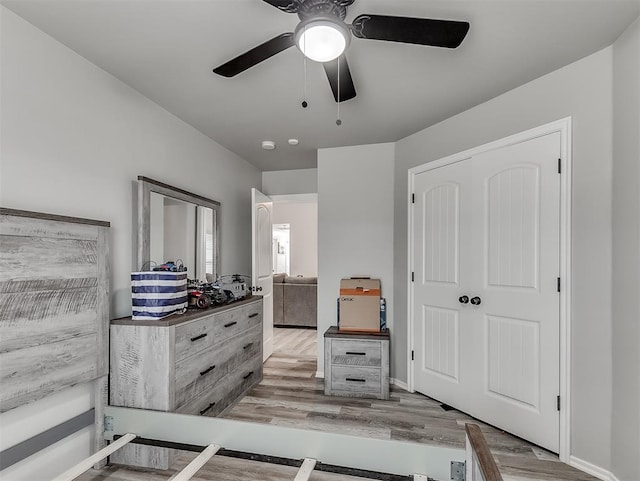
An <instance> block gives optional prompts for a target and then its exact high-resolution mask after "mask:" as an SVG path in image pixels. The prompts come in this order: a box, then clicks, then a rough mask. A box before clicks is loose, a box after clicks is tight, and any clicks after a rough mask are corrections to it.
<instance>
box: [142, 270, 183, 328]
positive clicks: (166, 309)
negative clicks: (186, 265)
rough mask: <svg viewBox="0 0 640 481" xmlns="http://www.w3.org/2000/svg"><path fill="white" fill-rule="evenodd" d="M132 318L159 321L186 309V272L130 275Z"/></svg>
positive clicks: (155, 272) (152, 272) (156, 272)
mask: <svg viewBox="0 0 640 481" xmlns="http://www.w3.org/2000/svg"><path fill="white" fill-rule="evenodd" d="M131 303H132V309H131V311H132V312H131V318H132V319H133V320H134V321H148V320H157V319H162V318H163V317H166V316H170V315H171V314H174V313H181V312H184V310H185V309H186V308H187V303H188V296H187V273H186V272H165V271H151V272H132V273H131Z"/></svg>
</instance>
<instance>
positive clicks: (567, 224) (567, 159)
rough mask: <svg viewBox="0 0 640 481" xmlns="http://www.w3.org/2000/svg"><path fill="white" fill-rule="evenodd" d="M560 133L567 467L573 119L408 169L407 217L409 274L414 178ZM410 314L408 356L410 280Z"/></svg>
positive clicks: (563, 446)
mask: <svg viewBox="0 0 640 481" xmlns="http://www.w3.org/2000/svg"><path fill="white" fill-rule="evenodd" d="M554 132H559V133H560V156H561V159H562V160H561V168H562V173H561V177H560V279H561V286H560V326H559V327H560V433H559V434H560V453H559V454H560V460H561V461H563V462H565V463H568V462H569V456H570V453H571V450H570V446H571V413H570V409H571V399H570V396H571V390H570V386H571V163H572V160H571V117H566V118H564V119H560V120H557V121H555V122H551V123H548V124H545V125H541V126H540V127H536V128H533V129H530V130H526V131H524V132H520V133H518V134H514V135H510V136H508V137H505V138H503V139H500V140H496V141H493V142H489V143H487V144H484V145H481V146H478V147H474V148H472V149H469V150H465V151H463V152H459V153H457V154H453V155H450V156H447V157H444V158H441V159H438V160H435V161H433V162H428V163H426V164H422V165H419V166H416V167H413V168H411V169H409V171H408V181H409V183H408V192H409V195H408V196H407V213H408V256H407V261H408V262H407V269H408V270H407V272H412V271H414V270H415V269H414V267H413V228H414V226H413V215H412V199H411V196H412V193H413V191H414V179H415V176H416V175H418V174H421V173H423V172H427V171H429V170H433V169H437V168H438V167H442V166H445V165H448V164H452V163H454V162H459V161H462V160H465V159H468V158H470V157H473V156H475V155H478V154H481V153H484V152H488V151H491V150H495V149H498V148H501V147H506V146H508V145H513V144H518V143H521V142H525V141H527V140H531V139H534V138H536V137H541V136H543V135H548V134H551V133H554ZM407 277H408V281H407V292H408V296H407V312H408V321H409V326H408V335H407V349H408V350H407V352H408V353H411V351H412V350H413V349H414V339H413V338H414V332H413V321H414V319H413V314H414V313H413V282H412V281H411V276H407ZM407 364H408V366H407V373H408V376H407V377H408V379H407V380H408V388H409V391H410V392H413V391H414V387H413V386H414V369H413V362H412V360H411V355H409V356H407Z"/></svg>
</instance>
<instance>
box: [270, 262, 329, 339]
mask: <svg viewBox="0 0 640 481" xmlns="http://www.w3.org/2000/svg"><path fill="white" fill-rule="evenodd" d="M317 291H318V278H317V277H302V276H287V275H285V274H275V275H274V276H273V324H274V325H275V326H285V327H289V326H291V327H313V328H315V327H317V325H318V299H317Z"/></svg>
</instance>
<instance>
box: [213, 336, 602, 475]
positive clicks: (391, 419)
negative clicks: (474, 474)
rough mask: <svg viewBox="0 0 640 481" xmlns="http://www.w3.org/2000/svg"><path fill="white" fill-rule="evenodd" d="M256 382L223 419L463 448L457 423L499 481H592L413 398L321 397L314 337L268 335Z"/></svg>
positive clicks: (544, 454) (396, 393) (531, 448)
mask: <svg viewBox="0 0 640 481" xmlns="http://www.w3.org/2000/svg"><path fill="white" fill-rule="evenodd" d="M274 340H275V342H274V353H273V355H272V356H271V357H270V358H269V359H268V360H267V362H266V363H265V365H264V380H263V381H262V382H261V383H260V384H258V385H257V386H255V387H254V388H253V389H252V390H251V391H250V392H249V393H248V394H247V396H245V397H244V398H243V399H241V400H240V401H239V402H238V403H237V404H236V405H235V406H234V407H233V408H232V409H231V410H230V411H228V412H227V413H226V415H225V417H227V418H230V419H238V420H244V421H252V422H260V423H270V424H276V425H279V426H291V427H297V428H304V429H314V430H319V431H330V432H336V433H344V434H353V435H358V436H364V437H373V438H380V439H397V440H402V441H412V442H417V443H424V444H434V445H439V446H449V447H459V448H464V423H465V422H469V421H471V422H475V423H476V424H478V425H479V426H480V427H481V429H482V432H483V434H484V436H485V438H486V439H487V443H488V444H489V447H490V449H491V452H492V453H493V454H494V457H495V459H496V462H497V463H498V466H499V468H500V471H501V473H502V475H503V477H504V478H505V481H533V480H539V481H542V480H544V481H552V480H553V481H555V480H558V481H559V480H566V481H595V480H596V479H597V478H594V477H593V476H590V475H588V474H585V473H583V472H582V471H579V470H577V469H575V468H572V467H570V466H568V465H566V464H564V463H561V462H560V461H559V459H558V457H557V456H556V455H555V454H553V453H550V452H548V451H546V450H544V449H542V448H539V447H537V446H535V445H532V444H530V443H528V442H526V441H524V440H522V439H520V438H517V437H515V436H512V435H510V434H508V433H505V432H504V431H501V430H499V429H496V428H494V427H492V426H489V425H486V424H484V423H482V422H480V421H477V420H475V419H473V418H471V417H470V416H467V415H466V414H464V413H461V412H459V411H456V410H455V409H451V410H445V409H443V407H442V406H441V404H440V403H439V402H438V401H435V400H433V399H431V398H428V397H427V396H423V395H421V394H418V393H409V392H407V391H404V390H403V389H399V388H395V387H393V386H392V388H391V396H390V399H389V400H388V401H382V400H375V399H374V400H371V399H357V398H341V397H328V396H325V395H324V383H323V380H322V379H316V378H315V372H316V346H317V344H316V342H317V332H316V331H314V330H306V329H282V328H276V329H275V330H274Z"/></svg>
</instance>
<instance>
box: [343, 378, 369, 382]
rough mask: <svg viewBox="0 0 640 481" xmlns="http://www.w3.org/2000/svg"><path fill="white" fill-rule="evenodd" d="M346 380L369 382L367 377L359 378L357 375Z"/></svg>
mask: <svg viewBox="0 0 640 481" xmlns="http://www.w3.org/2000/svg"><path fill="white" fill-rule="evenodd" d="M345 380H346V381H353V382H367V380H366V379H358V378H357V377H348V378H346V379H345Z"/></svg>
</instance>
